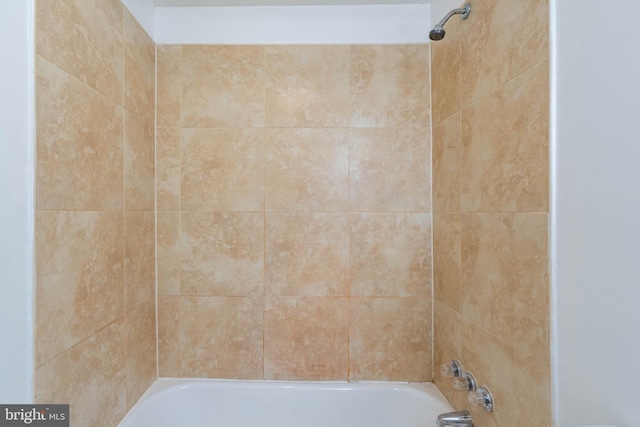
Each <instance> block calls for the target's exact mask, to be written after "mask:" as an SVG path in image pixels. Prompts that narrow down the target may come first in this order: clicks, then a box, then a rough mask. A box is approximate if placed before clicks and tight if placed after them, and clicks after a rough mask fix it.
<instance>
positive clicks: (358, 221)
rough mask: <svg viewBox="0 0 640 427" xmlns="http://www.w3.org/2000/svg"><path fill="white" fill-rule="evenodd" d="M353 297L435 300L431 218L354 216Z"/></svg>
mask: <svg viewBox="0 0 640 427" xmlns="http://www.w3.org/2000/svg"><path fill="white" fill-rule="evenodd" d="M349 221H350V235H349V238H350V246H351V249H350V258H351V295H352V296H353V295H357V296H367V297H409V296H413V297H431V215H430V214H352V215H350V217H349Z"/></svg>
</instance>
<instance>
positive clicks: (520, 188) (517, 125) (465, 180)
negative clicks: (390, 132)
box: [460, 61, 549, 212]
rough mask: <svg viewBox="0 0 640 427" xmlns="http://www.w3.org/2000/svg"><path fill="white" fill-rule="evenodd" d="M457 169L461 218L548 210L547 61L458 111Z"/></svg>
mask: <svg viewBox="0 0 640 427" xmlns="http://www.w3.org/2000/svg"><path fill="white" fill-rule="evenodd" d="M487 123H491V126H488V125H487ZM461 167H462V169H461V170H462V174H461V186H462V195H461V200H460V205H461V208H462V211H463V212H547V211H548V210H549V63H548V62H547V61H544V62H542V63H540V64H538V65H536V66H535V67H533V68H531V69H529V70H527V71H526V72H525V73H523V74H521V75H519V76H518V77H516V78H514V79H513V80H510V81H509V82H508V83H506V84H504V85H503V86H501V87H500V88H498V89H497V90H495V91H494V92H491V93H490V94H488V95H487V96H484V97H482V98H480V99H479V100H477V101H476V102H474V103H473V104H471V105H470V106H469V107H467V108H465V109H464V110H463V111H462V166H461Z"/></svg>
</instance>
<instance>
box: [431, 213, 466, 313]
mask: <svg viewBox="0 0 640 427" xmlns="http://www.w3.org/2000/svg"><path fill="white" fill-rule="evenodd" d="M460 221H461V220H460V214H459V213H457V212H453V213H449V212H436V213H434V214H433V295H434V298H435V299H436V301H440V302H442V303H444V304H447V305H448V306H449V307H451V308H453V309H454V310H456V311H457V312H458V313H462V301H463V298H464V291H463V288H462V255H461V251H462V231H461V223H460Z"/></svg>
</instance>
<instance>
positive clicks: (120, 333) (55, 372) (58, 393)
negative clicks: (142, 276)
mask: <svg viewBox="0 0 640 427" xmlns="http://www.w3.org/2000/svg"><path fill="white" fill-rule="evenodd" d="M34 377H35V395H36V396H35V402H36V403H38V404H47V403H51V402H56V403H58V402H64V403H68V404H70V405H71V414H70V417H71V418H70V421H71V425H73V426H86V427H103V426H115V425H117V424H118V423H119V422H120V420H122V418H123V417H124V416H125V414H126V412H127V401H126V389H127V385H126V384H127V383H126V363H125V333H124V322H123V320H122V317H121V318H119V319H118V320H117V321H115V322H113V323H111V324H109V325H108V326H106V327H105V328H102V329H101V330H99V331H98V332H96V333H95V334H93V335H91V336H90V337H88V338H87V339H85V340H83V341H81V342H80V343H78V344H77V345H75V346H74V347H72V348H70V349H69V350H67V351H65V352H63V353H61V354H59V355H58V356H57V357H56V358H55V359H53V360H51V361H49V362H47V363H46V364H44V365H42V366H40V367H38V368H36V370H35V375H34Z"/></svg>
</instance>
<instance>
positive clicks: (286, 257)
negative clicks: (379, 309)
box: [265, 212, 349, 296]
mask: <svg viewBox="0 0 640 427" xmlns="http://www.w3.org/2000/svg"><path fill="white" fill-rule="evenodd" d="M348 222H349V217H348V215H347V214H346V213H319V212H313V213H312V212H310V213H268V214H267V218H266V245H265V290H266V294H267V295H275V296H287V295H288V296H347V295H348V294H349V225H348Z"/></svg>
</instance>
